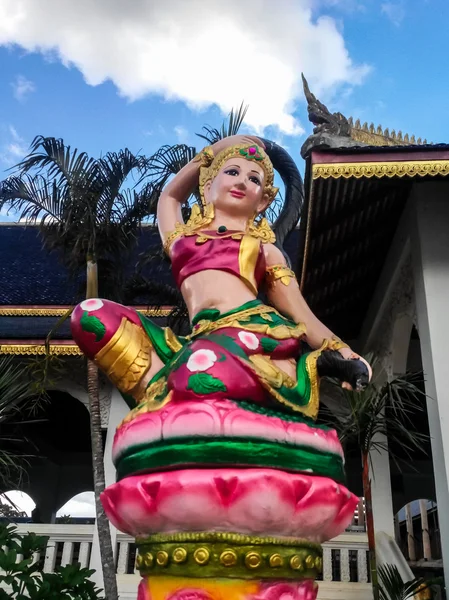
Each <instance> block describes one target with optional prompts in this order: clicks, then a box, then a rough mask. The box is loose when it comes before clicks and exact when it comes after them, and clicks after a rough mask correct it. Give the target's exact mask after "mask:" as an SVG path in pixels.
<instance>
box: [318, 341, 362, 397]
mask: <svg viewBox="0 0 449 600" xmlns="http://www.w3.org/2000/svg"><path fill="white" fill-rule="evenodd" d="M317 370H318V375H319V376H320V377H332V378H335V379H338V380H339V381H342V382H344V381H345V382H347V383H349V384H350V385H351V386H352V389H353V390H356V391H357V392H360V391H362V390H364V389H365V388H366V386H367V385H368V383H369V373H368V368H367V366H366V365H365V363H363V362H362V361H361V360H360V359H358V358H348V359H346V358H343V356H342V355H341V354H340V352H338V351H336V350H327V351H325V352H323V353H322V354H321V355H320V356H319V358H318V360H317Z"/></svg>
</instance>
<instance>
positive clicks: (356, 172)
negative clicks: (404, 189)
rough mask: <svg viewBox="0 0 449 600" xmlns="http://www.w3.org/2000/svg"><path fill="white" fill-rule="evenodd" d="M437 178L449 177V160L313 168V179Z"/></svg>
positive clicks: (325, 165)
mask: <svg viewBox="0 0 449 600" xmlns="http://www.w3.org/2000/svg"><path fill="white" fill-rule="evenodd" d="M427 175H429V176H431V177H435V176H437V175H439V176H447V175H449V160H427V161H424V160H421V161H403V162H395V161H389V162H363V163H362V162H359V163H335V164H328V163H326V164H315V165H313V166H312V177H313V179H329V178H332V179H339V178H341V177H342V178H344V179H350V178H351V177H354V178H355V179H361V178H362V177H367V178H368V179H370V178H372V177H377V178H378V179H382V178H383V177H388V178H390V179H391V178H393V177H425V176H427Z"/></svg>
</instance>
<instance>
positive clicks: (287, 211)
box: [262, 139, 304, 254]
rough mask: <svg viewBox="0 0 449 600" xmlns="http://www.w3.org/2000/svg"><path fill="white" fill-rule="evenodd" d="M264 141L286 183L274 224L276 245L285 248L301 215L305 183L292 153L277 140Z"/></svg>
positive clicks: (275, 166) (276, 168)
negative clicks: (282, 202)
mask: <svg viewBox="0 0 449 600" xmlns="http://www.w3.org/2000/svg"><path fill="white" fill-rule="evenodd" d="M262 141H263V143H264V144H265V150H266V153H267V154H268V156H269V157H270V160H271V162H272V163H273V167H274V168H275V170H276V171H277V172H278V173H279V175H280V176H281V179H282V181H283V182H284V185H285V197H284V205H283V207H282V209H281V212H280V213H279V216H278V218H277V219H276V221H275V222H274V223H273V226H272V228H273V231H274V233H275V234H276V246H278V247H279V248H280V249H281V250H283V245H284V242H285V240H286V238H287V236H288V234H289V233H291V231H293V229H294V228H295V227H296V225H297V223H298V221H299V217H300V216H301V211H302V207H303V204H304V184H303V181H302V177H301V174H300V173H299V171H298V167H297V166H296V164H295V162H294V160H293V159H292V157H291V156H290V154H289V153H288V152H287V151H286V150H284V148H282V147H281V146H278V145H277V144H276V143H275V142H271V141H270V140H265V139H262ZM284 254H285V252H284Z"/></svg>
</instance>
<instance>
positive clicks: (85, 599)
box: [0, 523, 102, 600]
mask: <svg viewBox="0 0 449 600" xmlns="http://www.w3.org/2000/svg"><path fill="white" fill-rule="evenodd" d="M47 542H48V537H45V536H40V535H36V534H35V533H28V534H27V535H20V534H19V533H18V532H17V529H16V527H14V525H5V524H2V523H0V573H2V574H0V586H1V587H0V600H8V599H11V598H13V599H14V600H30V599H31V600H100V599H102V596H100V592H101V590H99V589H98V588H96V587H95V584H94V583H93V582H92V581H90V580H89V577H90V576H91V575H92V573H93V571H91V570H89V569H82V568H81V566H80V564H79V563H75V564H73V565H67V566H65V567H58V568H57V569H56V572H55V573H42V572H41V570H40V566H39V564H38V563H33V554H34V553H35V552H40V553H44V552H45V549H46V546H47ZM18 555H21V560H20V561H17V557H18ZM6 587H8V590H7V591H6V589H4V588H6Z"/></svg>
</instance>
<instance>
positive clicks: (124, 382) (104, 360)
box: [94, 317, 152, 394]
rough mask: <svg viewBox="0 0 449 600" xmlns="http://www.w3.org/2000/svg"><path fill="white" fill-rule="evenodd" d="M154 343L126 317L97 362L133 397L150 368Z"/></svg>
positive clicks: (118, 386)
mask: <svg viewBox="0 0 449 600" xmlns="http://www.w3.org/2000/svg"><path fill="white" fill-rule="evenodd" d="M151 350H152V344H151V342H150V340H149V338H148V336H147V335H146V333H145V332H144V330H143V329H142V327H139V326H138V325H136V324H135V323H132V322H131V321H129V320H128V319H127V318H126V317H123V319H122V322H121V324H120V327H119V328H118V329H117V331H116V332H115V334H114V335H113V336H112V338H111V339H110V340H109V342H108V343H107V344H106V345H105V346H104V347H103V348H102V349H101V350H100V351H99V352H98V353H97V354H96V356H95V359H94V362H95V363H96V365H97V366H98V367H99V368H100V369H101V370H102V371H103V373H105V374H106V375H107V376H108V377H109V379H110V380H111V381H112V383H113V384H114V385H115V386H116V387H117V388H118V389H119V390H120V391H121V392H123V393H124V394H132V393H133V390H134V389H135V388H136V387H137V386H138V385H139V383H140V382H141V381H142V379H143V377H144V376H145V374H146V373H147V372H148V370H149V369H150V367H151Z"/></svg>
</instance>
